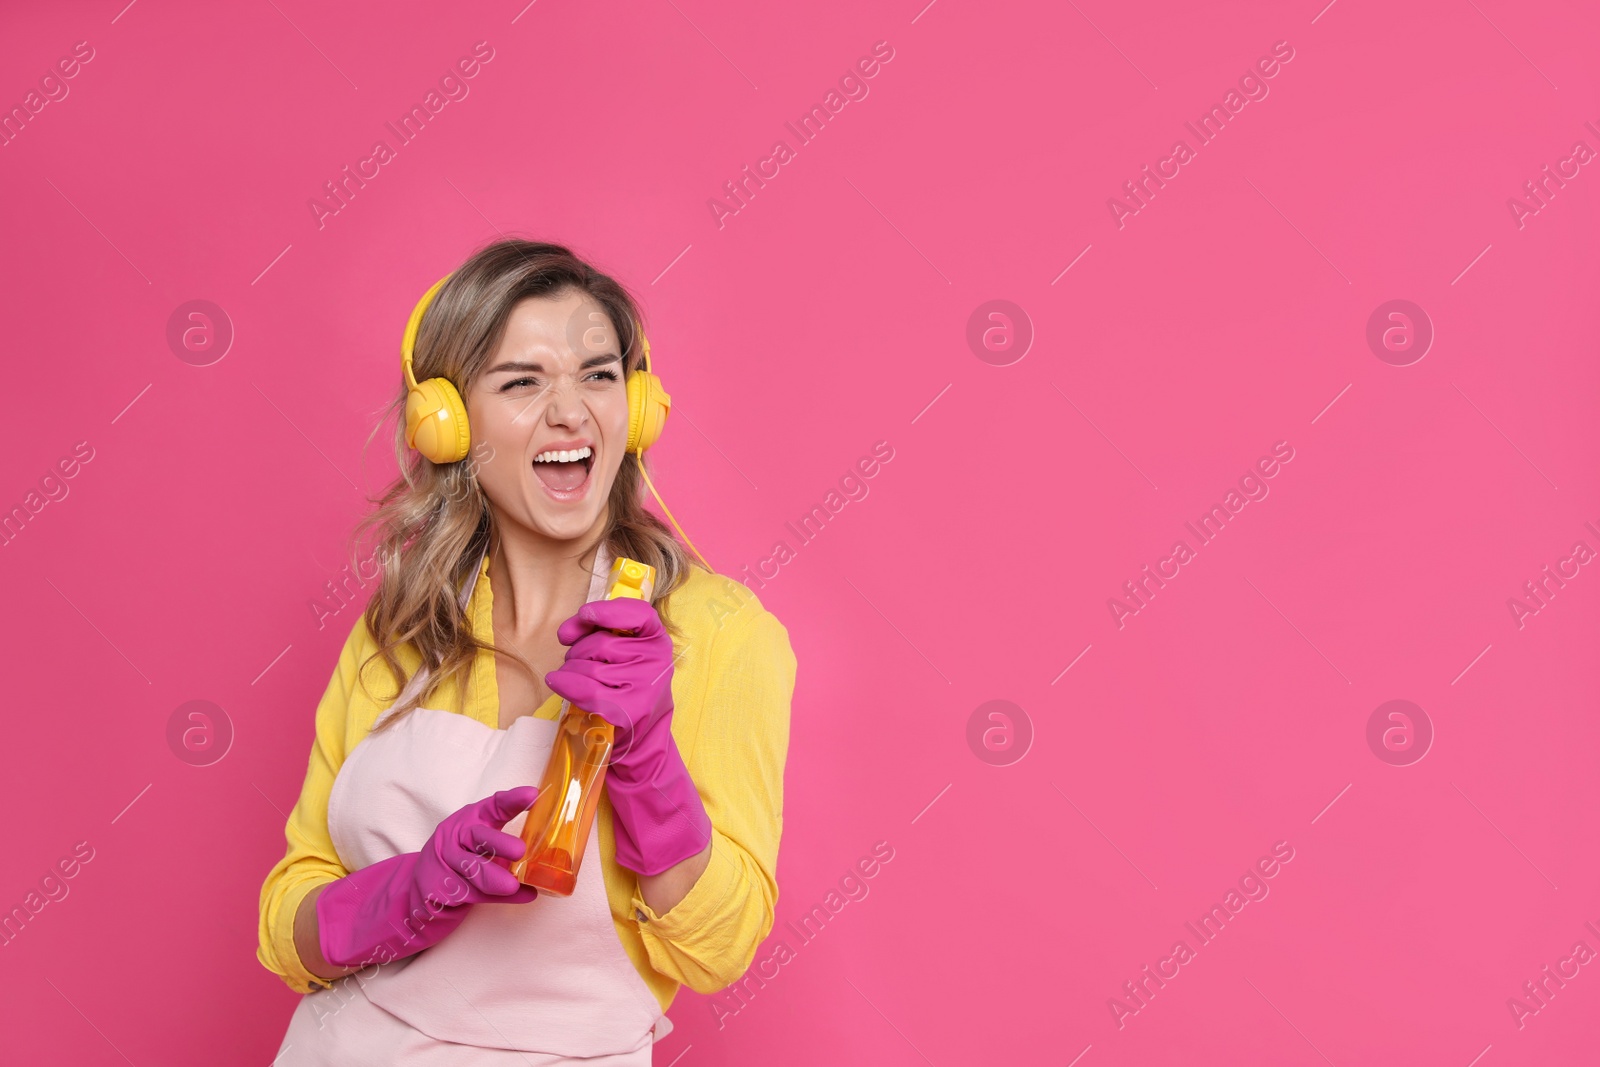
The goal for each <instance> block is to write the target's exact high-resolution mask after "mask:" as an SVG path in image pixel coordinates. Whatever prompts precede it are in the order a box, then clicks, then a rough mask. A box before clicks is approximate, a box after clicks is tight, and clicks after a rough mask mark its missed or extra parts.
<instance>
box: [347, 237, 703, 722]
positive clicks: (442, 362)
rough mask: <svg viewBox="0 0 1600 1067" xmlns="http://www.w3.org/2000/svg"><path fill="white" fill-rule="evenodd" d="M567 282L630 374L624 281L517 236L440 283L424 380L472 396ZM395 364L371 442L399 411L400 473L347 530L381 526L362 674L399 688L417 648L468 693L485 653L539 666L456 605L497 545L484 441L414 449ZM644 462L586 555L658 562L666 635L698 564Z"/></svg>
mask: <svg viewBox="0 0 1600 1067" xmlns="http://www.w3.org/2000/svg"><path fill="white" fill-rule="evenodd" d="M567 290H580V291H582V292H584V293H587V294H588V295H589V296H591V297H593V298H594V299H595V300H596V301H597V302H598V303H599V304H600V306H601V307H602V308H603V309H604V310H605V312H606V315H607V316H608V317H609V318H610V320H611V323H612V326H613V328H614V329H615V330H616V332H617V336H618V338H619V340H620V341H621V342H622V346H623V347H622V352H623V370H624V373H625V374H626V373H628V372H631V371H633V370H635V369H637V368H640V367H641V366H642V364H643V349H642V347H641V345H640V343H639V337H638V333H637V330H636V329H635V323H636V322H638V321H641V318H642V317H641V315H640V313H639V307H638V304H637V303H636V301H635V300H634V298H633V297H632V295H631V294H630V293H629V292H628V291H627V290H626V289H625V288H624V287H623V286H622V285H621V283H619V282H617V281H616V280H615V279H614V278H612V277H610V276H609V275H607V274H604V273H602V272H601V271H599V270H597V269H596V268H594V267H593V266H591V265H590V264H588V263H586V262H585V261H584V260H582V259H580V258H579V257H578V256H577V255H575V254H574V253H573V252H572V251H571V250H570V249H568V248H565V247H563V246H562V245H558V244H548V243H544V242H538V241H528V240H523V239H518V238H512V239H506V240H501V241H496V242H493V243H491V244H488V245H485V246H484V247H482V248H480V249H479V250H478V251H476V252H474V253H473V254H472V256H471V257H470V258H469V259H468V260H467V261H466V262H465V263H463V264H462V265H461V266H460V267H459V268H458V269H457V270H456V271H455V272H454V273H453V274H452V275H451V276H450V280H449V281H447V282H445V284H444V285H443V286H442V287H441V288H440V290H439V292H438V295H437V296H435V298H434V300H433V303H432V304H430V305H429V307H428V310H427V312H426V313H425V314H424V315H423V317H422V322H421V324H420V326H419V328H418V331H417V339H416V346H415V352H414V359H413V366H414V369H415V373H416V377H417V380H418V381H422V380H424V379H426V378H434V377H443V378H448V379H450V381H451V382H453V383H454V384H455V386H456V388H457V390H459V391H460V393H461V395H462V397H463V398H465V397H466V396H467V395H468V394H469V392H470V391H471V389H472V387H473V386H474V385H475V384H476V382H477V380H478V377H479V376H480V375H481V374H482V373H483V371H484V369H485V368H486V367H487V366H488V364H489V361H490V359H491V358H492V357H493V355H494V353H495V351H496V349H497V348H498V347H499V345H500V341H501V338H502V336H503V334H504V332H505V326H506V321H507V320H508V319H509V318H510V316H511V312H512V309H513V308H515V307H516V305H517V303H518V302H519V301H521V300H524V299H527V298H528V297H555V296H557V295H559V294H562V293H563V292H564V291H567ZM395 371H396V375H395V376H396V378H397V380H398V381H399V385H400V388H399V390H398V392H397V393H396V395H395V398H394V401H393V402H392V403H391V404H390V405H389V406H388V407H387V408H386V409H385V410H384V413H383V417H382V418H381V419H380V420H379V422H378V425H377V426H376V427H375V428H374V429H373V431H372V434H370V435H369V436H368V438H367V442H368V444H370V443H371V441H372V439H373V437H375V436H376V435H377V434H378V433H379V432H380V431H381V430H382V428H383V426H384V425H385V424H386V423H387V422H388V421H389V420H390V419H391V418H392V419H394V421H395V428H394V430H395V436H394V451H395V459H396V462H397V464H398V466H399V471H400V473H399V476H398V477H397V478H396V479H395V480H394V481H393V482H392V483H391V484H390V485H389V486H388V488H387V489H386V490H385V491H384V492H383V494H382V495H381V496H380V497H379V498H377V499H376V500H370V499H369V503H373V504H375V505H376V507H375V509H374V510H373V511H372V512H371V513H370V514H369V515H367V516H366V517H365V518H364V519H362V520H361V522H360V523H359V524H358V525H357V527H356V529H355V532H354V533H353V535H352V538H351V542H352V550H351V552H352V559H353V558H354V556H355V553H356V551H357V550H358V548H357V546H359V545H361V544H363V543H365V539H366V538H367V536H368V535H369V533H371V532H376V535H377V544H376V546H375V548H374V550H373V556H374V558H375V559H376V560H377V561H378V563H379V566H380V569H381V575H382V576H381V578H380V580H379V583H378V587H377V590H376V591H375V592H374V593H373V595H372V599H371V600H370V601H369V602H368V604H367V607H366V611H365V612H364V613H363V617H364V619H365V620H366V624H367V628H368V630H369V631H370V632H371V634H372V636H373V639H374V640H375V641H376V642H377V644H378V650H377V651H376V652H374V653H373V654H372V655H371V656H368V657H367V659H366V660H365V661H363V663H362V664H361V669H360V671H359V672H358V673H360V674H363V675H364V674H365V670H366V666H367V664H368V663H371V662H372V661H373V660H375V659H381V660H382V661H383V663H384V665H385V666H387V667H388V669H389V673H390V676H391V677H392V678H393V680H394V683H395V686H396V687H397V688H402V687H403V686H404V685H405V683H406V681H407V680H408V679H407V675H406V672H405V670H404V668H403V666H402V665H401V663H400V660H399V657H398V656H397V655H396V654H395V650H396V649H398V648H400V647H401V646H402V645H406V644H409V645H410V646H411V647H412V648H414V649H415V650H416V651H417V652H418V653H420V654H421V657H422V664H423V666H425V667H427V668H428V669H429V671H430V672H431V677H430V679H429V686H428V687H427V688H428V690H429V691H430V692H431V691H432V689H433V688H434V687H436V686H438V685H441V684H443V683H444V682H445V681H446V680H454V681H455V682H456V683H457V685H458V688H457V690H456V691H457V692H458V693H460V692H462V691H463V689H462V688H460V686H462V684H463V683H464V681H465V679H466V678H467V676H468V675H469V673H470V671H471V669H472V664H473V661H474V659H475V658H476V655H477V653H478V651H479V650H480V649H484V650H489V651H494V652H501V653H503V654H505V655H507V656H509V657H511V658H512V659H515V660H517V661H518V662H520V663H522V664H523V665H525V666H527V667H528V670H529V673H530V674H536V673H537V672H535V671H534V670H533V667H532V665H531V664H529V663H528V661H527V660H526V659H525V658H523V657H522V656H520V655H518V654H517V653H516V652H515V651H513V650H511V649H504V648H500V647H499V646H497V645H495V644H494V643H493V642H482V641H479V640H478V639H477V638H476V637H475V636H474V635H473V633H472V627H471V623H470V620H469V619H468V618H467V615H466V613H465V612H464V611H463V610H462V608H461V605H460V589H461V587H462V586H463V584H464V583H465V582H466V580H467V578H468V576H469V574H470V573H471V572H472V570H473V568H474V566H475V565H476V564H477V562H478V560H479V559H480V557H481V553H482V552H483V551H484V550H485V549H486V548H489V547H491V546H492V545H494V544H496V543H497V532H496V530H495V524H494V515H493V512H492V511H491V510H490V508H489V500H488V497H487V496H485V494H484V492H483V488H482V486H481V485H480V484H479V483H478V479H477V459H478V458H479V457H478V456H476V455H475V454H476V453H478V447H477V446H476V445H474V447H473V448H472V449H471V450H469V452H468V455H467V456H466V457H465V458H464V459H461V460H458V461H457V462H455V463H444V464H436V463H433V462H432V461H430V460H428V459H425V458H423V457H422V456H421V455H418V454H417V453H415V452H413V451H412V450H411V449H410V448H409V447H408V446H407V445H406V442H405V419H404V411H405V401H406V389H405V382H404V379H403V377H402V376H401V375H400V373H399V367H398V365H397V366H396V367H395ZM642 458H644V457H642V456H641V457H639V459H642ZM637 463H638V460H637V459H632V460H630V457H628V456H624V457H623V463H622V466H621V468H620V469H619V470H618V471H617V476H616V479H615V480H614V481H613V483H612V486H611V495H610V497H609V504H610V523H609V525H608V526H607V528H606V529H605V530H603V531H602V532H601V534H600V536H599V537H598V538H597V539H596V540H595V541H594V542H592V543H591V544H588V545H585V546H584V553H583V554H587V553H588V552H589V551H590V550H591V549H595V548H598V546H599V544H600V543H602V542H603V543H605V544H606V545H607V546H608V547H609V548H610V550H611V552H612V555H613V557H615V556H626V557H628V558H629V559H635V560H638V561H639V562H641V563H647V564H649V565H650V566H652V567H654V568H655V569H656V586H655V592H654V595H653V597H652V603H654V604H655V606H656V609H657V611H658V612H660V614H661V617H662V621H663V623H664V624H665V625H666V628H667V630H668V632H669V633H671V634H672V635H673V636H674V637H678V636H681V634H680V631H679V629H678V628H677V627H676V626H675V625H674V624H673V622H672V620H671V619H670V618H668V616H667V610H666V598H667V597H668V596H669V595H670V594H671V593H672V591H673V590H674V589H676V588H678V586H680V585H682V584H683V582H684V581H685V580H687V578H688V576H689V568H690V566H691V564H692V565H694V566H700V564H699V562H698V561H696V560H693V559H692V558H691V557H690V556H689V554H688V552H686V551H685V549H684V547H683V545H682V544H681V543H680V542H679V541H678V539H677V538H676V537H675V536H674V535H673V532H672V530H671V529H669V528H668V527H667V525H666V523H664V522H662V521H661V520H660V519H658V518H656V517H655V516H654V515H653V514H651V513H650V512H649V511H647V510H645V507H644V502H643V499H642V496H641V490H642V488H643V479H642V478H641V477H640V474H639V468H638V466H637ZM701 569H704V568H703V567H702V568H701ZM363 688H365V681H364V680H363ZM424 696H425V694H423V693H417V694H414V695H413V696H412V697H411V699H409V700H407V701H406V702H404V704H401V703H396V704H395V705H393V709H394V710H393V712H392V714H391V715H389V716H388V717H387V718H386V719H385V721H384V722H383V723H382V724H380V725H379V726H378V727H377V729H380V730H381V729H383V728H384V727H386V726H388V725H390V724H392V723H394V722H396V721H398V720H399V719H400V718H401V717H402V716H403V715H405V714H406V713H407V712H409V711H411V710H412V709H413V708H415V707H417V706H418V705H419V704H420V703H421V701H422V700H423V699H424Z"/></svg>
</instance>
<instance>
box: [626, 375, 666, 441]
mask: <svg viewBox="0 0 1600 1067" xmlns="http://www.w3.org/2000/svg"><path fill="white" fill-rule="evenodd" d="M671 410H672V397H671V396H669V395H667V391H666V389H665V388H664V387H663V386H662V384H661V379H660V378H657V377H656V376H655V375H654V374H652V373H650V372H649V371H647V370H636V371H634V372H633V373H632V374H630V375H628V447H627V451H629V452H633V453H641V454H642V453H643V452H644V451H645V450H646V449H648V448H649V447H650V446H651V445H653V444H655V443H656V441H657V440H659V439H660V437H661V431H662V430H663V429H664V428H665V427H666V424H667V413H668V412H670V411H671Z"/></svg>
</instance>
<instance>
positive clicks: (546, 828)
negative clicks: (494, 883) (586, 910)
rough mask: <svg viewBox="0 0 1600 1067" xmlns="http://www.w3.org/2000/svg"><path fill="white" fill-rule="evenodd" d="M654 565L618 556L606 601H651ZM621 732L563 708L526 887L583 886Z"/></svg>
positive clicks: (522, 876)
mask: <svg viewBox="0 0 1600 1067" xmlns="http://www.w3.org/2000/svg"><path fill="white" fill-rule="evenodd" d="M655 577H656V571H655V568H654V567H651V566H648V565H647V564H644V563H639V562H636V561H635V560H631V559H626V558H621V557H619V558H617V559H616V560H614V561H613V562H612V564H611V576H610V579H609V584H608V585H607V589H606V599H607V600H615V599H616V598H618V597H635V598H637V599H641V600H646V601H648V600H649V599H650V595H651V593H652V592H653V591H654V589H655ZM615 733H616V731H615V729H614V727H612V725H611V724H610V723H609V722H607V721H606V720H605V719H603V718H602V717H600V716H599V715H597V714H595V713H594V712H590V711H584V710H583V709H582V708H576V707H573V706H572V705H571V704H570V703H564V704H563V705H562V713H561V721H560V722H559V723H558V724H557V726H556V739H555V743H554V744H553V745H552V746H551V749H550V760H549V762H548V763H546V764H545V768H544V778H543V779H542V780H541V781H540V782H539V797H538V799H537V800H535V801H534V802H533V807H532V808H530V809H529V810H528V819H527V822H526V823H524V824H523V827H522V843H523V844H524V845H526V846H527V851H526V852H525V853H523V857H522V858H521V859H520V860H517V861H515V862H513V863H512V864H511V873H512V874H514V875H516V876H517V878H518V879H519V880H520V881H521V882H522V883H523V884H524V885H531V886H534V887H535V888H537V889H538V890H539V891H540V892H541V893H549V894H551V895H553V896H558V897H565V896H571V895H572V890H573V889H574V888H575V887H576V886H577V884H578V868H579V867H580V866H582V864H583V852H584V848H585V847H586V846H587V844H588V842H589V830H590V827H592V826H593V825H594V813H595V811H596V810H597V809H598V807H599V805H600V789H601V786H602V785H603V784H604V783H605V776H606V762H607V761H608V760H609V759H610V756H611V746H612V743H613V741H614V740H615Z"/></svg>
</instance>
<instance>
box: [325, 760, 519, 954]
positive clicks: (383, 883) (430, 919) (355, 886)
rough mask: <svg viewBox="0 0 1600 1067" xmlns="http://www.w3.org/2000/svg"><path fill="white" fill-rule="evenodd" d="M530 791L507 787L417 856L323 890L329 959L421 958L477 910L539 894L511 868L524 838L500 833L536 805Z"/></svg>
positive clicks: (437, 832)
mask: <svg viewBox="0 0 1600 1067" xmlns="http://www.w3.org/2000/svg"><path fill="white" fill-rule="evenodd" d="M538 795H539V790H538V789H537V788H535V787H534V786H531V785H525V786H518V787H516V788H515V789H502V790H501V791H500V792H498V793H496V794H494V795H493V796H490V797H485V798H484V799H482V800H479V801H476V802H474V803H472V804H468V805H467V806H465V807H463V808H461V809H460V810H459V811H456V812H454V813H452V814H450V815H448V816H446V817H445V818H444V820H443V821H442V822H440V823H439V825H438V826H437V827H435V828H434V831H433V834H432V835H431V836H430V837H429V838H428V840H427V842H426V843H424V844H423V846H422V848H421V850H419V851H417V852H405V853H402V854H400V855H398V856H391V857H390V858H389V859H386V860H380V861H378V862H377V863H374V864H371V865H370V866H367V867H363V868H361V870H359V871H352V872H351V873H350V874H348V875H346V876H345V877H343V878H340V879H338V880H337V881H334V882H331V883H329V884H328V885H326V886H324V887H323V888H322V890H321V893H320V894H319V895H318V897H317V899H316V905H315V906H316V914H317V939H318V942H319V943H320V947H321V949H322V956H323V959H324V960H326V961H327V962H328V963H330V964H333V965H335V966H337V967H341V968H347V967H348V968H361V967H365V966H367V965H368V964H371V963H388V962H390V961H392V960H397V959H403V958H405V957H406V956H412V955H415V954H416V953H418V952H421V951H422V950H423V949H425V948H428V947H429V946H430V945H434V944H437V943H438V942H439V941H441V940H443V939H444V937H445V935H446V934H448V933H450V931H452V930H454V929H455V928H456V927H457V926H459V925H461V922H462V921H463V920H464V919H465V918H466V917H467V911H468V910H469V907H468V906H469V905H472V904H521V903H526V902H528V901H530V900H533V899H534V898H535V897H537V896H538V895H539V891H538V890H537V889H534V888H533V887H532V886H526V885H523V884H522V883H521V882H520V881H518V880H517V877H516V875H514V874H512V873H511V871H510V870H509V869H508V863H507V862H500V861H511V860H516V859H520V858H521V857H522V854H523V852H524V851H526V846H525V845H524V844H523V843H522V839H521V838H518V837H515V836H513V835H511V834H508V833H506V832H505V831H504V830H502V829H501V827H503V826H505V824H506V823H507V822H509V821H510V820H511V819H513V818H515V817H516V815H517V813H518V812H521V811H526V810H527V809H528V808H530V807H532V806H533V802H534V800H535V799H536V798H537V797H538Z"/></svg>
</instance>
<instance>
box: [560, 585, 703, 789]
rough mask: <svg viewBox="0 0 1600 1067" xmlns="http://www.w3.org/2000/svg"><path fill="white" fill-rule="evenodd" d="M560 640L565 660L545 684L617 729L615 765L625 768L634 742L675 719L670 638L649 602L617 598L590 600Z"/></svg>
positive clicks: (562, 631) (563, 627)
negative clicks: (565, 646) (564, 648)
mask: <svg viewBox="0 0 1600 1067" xmlns="http://www.w3.org/2000/svg"><path fill="white" fill-rule="evenodd" d="M618 630H621V631H631V632H628V633H616V632H614V631H618ZM556 639H557V640H558V641H560V642H561V643H562V644H563V645H567V646H569V647H568V648H567V656H566V661H565V662H564V663H562V665H561V666H560V668H558V669H557V670H553V671H551V672H550V673H549V674H546V675H545V679H544V680H545V684H546V685H548V686H549V687H550V688H551V689H552V690H553V691H555V692H556V693H559V694H560V695H561V696H563V697H565V698H566V699H568V700H570V701H571V702H572V703H573V705H575V706H576V707H579V708H582V709H583V710H584V711H592V712H594V713H595V714H597V715H599V716H600V717H601V718H603V719H605V720H606V721H607V722H609V723H611V724H612V725H613V726H615V727H616V739H615V742H614V745H613V749H612V755H611V762H612V763H613V764H617V765H622V766H626V765H627V764H628V762H629V756H630V754H632V753H633V752H635V751H636V749H637V748H638V747H639V746H638V745H637V744H636V741H639V740H642V739H644V738H646V737H648V736H649V735H651V734H652V733H653V732H654V730H655V728H656V726H657V725H659V724H662V723H667V722H670V720H671V718H672V660H673V653H672V635H671V634H669V633H667V631H666V627H665V626H664V625H662V622H661V616H660V615H658V614H657V613H656V609H655V608H654V606H652V605H651V604H650V603H649V602H648V601H644V600H638V599H634V598H630V597H619V598H618V599H616V600H591V601H589V602H588V603H587V604H585V605H584V606H583V607H581V608H579V609H578V613H577V614H576V615H574V616H572V618H570V619H568V620H567V621H565V622H563V623H562V624H561V626H560V627H559V628H558V629H557V630H556Z"/></svg>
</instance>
